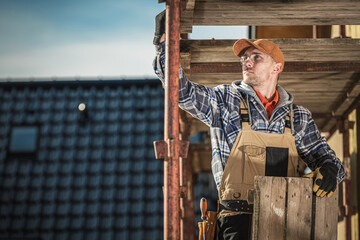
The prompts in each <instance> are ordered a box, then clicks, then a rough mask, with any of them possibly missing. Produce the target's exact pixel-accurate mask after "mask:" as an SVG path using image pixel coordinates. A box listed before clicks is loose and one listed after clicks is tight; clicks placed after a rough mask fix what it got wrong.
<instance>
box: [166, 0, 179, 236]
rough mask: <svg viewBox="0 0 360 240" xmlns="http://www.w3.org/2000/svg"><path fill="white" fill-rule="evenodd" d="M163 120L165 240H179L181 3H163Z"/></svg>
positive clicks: (176, 1) (175, 1) (172, 1)
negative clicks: (164, 30)
mask: <svg viewBox="0 0 360 240" xmlns="http://www.w3.org/2000/svg"><path fill="white" fill-rule="evenodd" d="M165 29H166V45H165V46H166V60H165V82H166V85H165V120H164V139H165V141H167V143H168V158H167V160H166V161H165V162H164V239H171V240H178V239H180V176H179V173H180V172H179V150H180V146H179V145H180V143H179V107H178V104H179V66H180V65H179V62H180V60H179V59H180V0H167V1H166V27H165Z"/></svg>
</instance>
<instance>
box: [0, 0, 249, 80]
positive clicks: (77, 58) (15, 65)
mask: <svg viewBox="0 0 360 240" xmlns="http://www.w3.org/2000/svg"><path fill="white" fill-rule="evenodd" d="M163 9H165V3H158V1H157V0H102V1H99V0H76V1H73V0H61V1H60V0H31V1H30V0H0V80H2V81H9V80H10V81H11V80H16V79H22V80H23V79H34V78H35V79H36V78H50V79H51V78H74V77H75V78H77V79H86V78H95V79H102V78H112V77H116V78H154V77H155V75H154V73H153V69H152V61H153V58H154V54H155V48H154V46H153V44H152V40H153V36H154V28H155V16H156V14H158V13H159V12H161V11H162V10H163ZM189 37H190V38H193V39H209V38H212V37H215V38H216V39H219V38H222V39H235V38H242V37H247V28H246V27H235V28H234V27H197V26H196V27H194V28H193V33H192V34H190V35H189Z"/></svg>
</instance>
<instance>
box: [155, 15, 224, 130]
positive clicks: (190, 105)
mask: <svg viewBox="0 0 360 240" xmlns="http://www.w3.org/2000/svg"><path fill="white" fill-rule="evenodd" d="M164 18H165V14H164V12H162V13H160V14H159V15H157V16H156V18H155V21H156V25H157V26H156V31H155V37H154V44H155V47H156V57H155V59H154V62H153V67H154V71H155V74H156V75H157V76H158V78H159V79H160V80H161V81H162V83H163V85H165V34H164V32H163V31H162V30H165V27H159V26H158V25H159V24H165V19H164ZM218 94H219V93H216V92H215V90H214V89H212V88H209V87H205V86H203V85H200V84H196V83H193V82H191V81H189V80H188V78H187V77H186V75H185V72H184V70H183V69H182V68H181V67H180V69H179V107H180V108H181V109H183V110H185V111H187V112H189V113H190V114H191V115H192V116H193V117H195V118H197V119H199V120H200V121H202V122H204V123H205V124H206V125H208V126H211V124H212V122H213V116H214V114H215V112H216V110H215V109H216V108H217V101H218V100H217V99H218V97H219V95H218Z"/></svg>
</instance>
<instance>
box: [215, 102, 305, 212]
mask: <svg viewBox="0 0 360 240" xmlns="http://www.w3.org/2000/svg"><path fill="white" fill-rule="evenodd" d="M240 111H241V114H242V116H246V115H244V114H248V111H249V110H248V108H247V107H246V106H245V104H244V103H243V101H241V110H240ZM290 112H291V114H288V115H287V118H288V120H289V121H290V122H291V124H292V120H293V119H292V117H290V115H292V111H290ZM250 117H251V116H250V115H249V118H250ZM250 122H251V121H250ZM297 171H298V154H297V150H296V147H295V138H294V136H292V134H291V129H289V128H288V127H285V131H284V133H283V134H276V133H264V132H259V131H254V130H252V129H251V126H250V125H249V123H248V122H244V121H243V122H242V130H241V131H240V132H239V134H238V136H237V138H236V140H235V143H234V145H233V147H232V149H231V152H230V155H229V159H228V161H227V163H226V166H225V169H224V174H223V176H222V179H221V184H220V187H219V191H218V192H219V200H220V203H221V202H222V203H228V204H229V206H230V205H231V204H233V203H237V205H236V204H235V206H236V208H238V206H239V204H238V203H239V202H240V203H241V204H240V206H243V207H240V209H237V211H232V210H229V209H220V210H221V211H220V212H219V214H218V218H221V217H226V216H232V215H237V214H243V213H247V214H251V213H252V210H251V209H252V208H250V211H249V206H251V207H252V205H248V202H247V200H248V191H249V190H250V189H253V188H254V176H283V177H286V176H288V177H294V176H296V175H297ZM228 200H236V201H228ZM246 209H247V210H246Z"/></svg>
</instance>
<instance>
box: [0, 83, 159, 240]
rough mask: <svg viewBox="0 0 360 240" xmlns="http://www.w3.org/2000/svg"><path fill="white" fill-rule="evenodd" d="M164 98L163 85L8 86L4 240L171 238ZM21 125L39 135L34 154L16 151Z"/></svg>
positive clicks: (4, 100) (0, 202) (1, 186)
mask: <svg viewBox="0 0 360 240" xmlns="http://www.w3.org/2000/svg"><path fill="white" fill-rule="evenodd" d="M163 98H164V91H163V89H162V87H161V84H160V81H158V80H139V81H122V80H119V81H95V82H94V81H89V82H84V81H65V82H26V83H25V82H24V83H15V82H14V83H0V238H18V239H23V238H33V239H44V240H45V239H86V240H90V239H162V236H163V233H162V232H163V229H162V224H163V223H162V222H163V221H162V217H163V202H162V199H163V198H162V188H161V187H162V185H163V162H162V161H161V160H156V159H155V156H154V149H153V141H154V140H161V139H163V114H164V112H163V108H164V105H163V104H164V100H163ZM80 103H85V105H86V109H88V116H86V114H84V113H82V112H80V111H79V110H78V105H79V104H80ZM14 126H35V127H37V128H38V131H39V137H38V145H37V152H36V155H35V156H34V157H30V155H26V154H22V155H9V154H8V151H7V150H8V148H9V142H10V135H11V131H12V128H13V127H14Z"/></svg>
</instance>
